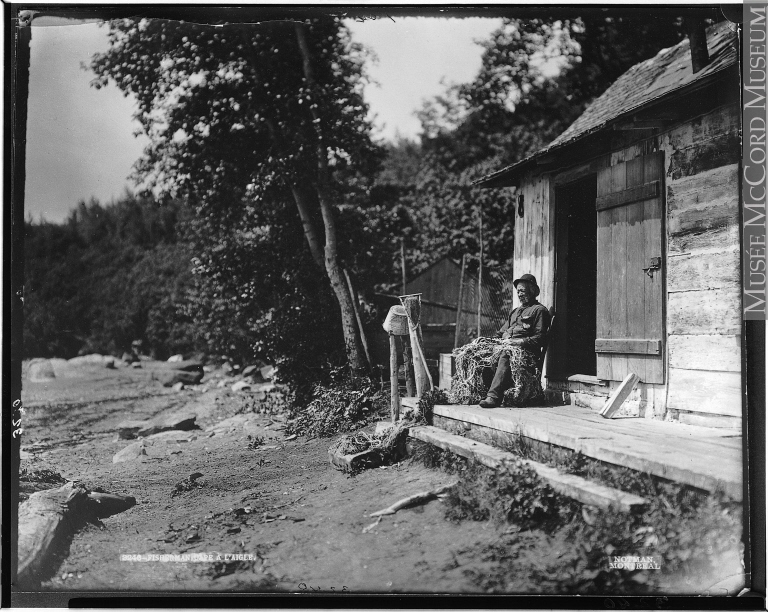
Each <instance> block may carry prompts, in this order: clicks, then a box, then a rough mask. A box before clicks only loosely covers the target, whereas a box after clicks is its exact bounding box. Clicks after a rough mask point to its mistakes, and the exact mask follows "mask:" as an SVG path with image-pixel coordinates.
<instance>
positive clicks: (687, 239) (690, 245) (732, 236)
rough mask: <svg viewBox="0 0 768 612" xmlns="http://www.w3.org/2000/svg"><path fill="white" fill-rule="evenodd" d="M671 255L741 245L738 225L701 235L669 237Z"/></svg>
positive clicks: (712, 230)
mask: <svg viewBox="0 0 768 612" xmlns="http://www.w3.org/2000/svg"><path fill="white" fill-rule="evenodd" d="M667 240H668V245H669V253H674V254H677V253H689V252H696V251H703V250H707V249H709V250H717V249H722V248H723V247H724V246H727V245H730V246H732V245H738V244H739V226H738V224H736V223H733V224H729V225H726V226H724V227H719V228H717V229H711V230H709V231H707V232H703V233H701V234H677V235H674V236H673V235H668V236H667Z"/></svg>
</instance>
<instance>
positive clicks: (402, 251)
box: [400, 238, 406, 295]
mask: <svg viewBox="0 0 768 612" xmlns="http://www.w3.org/2000/svg"><path fill="white" fill-rule="evenodd" d="M400 272H401V273H402V276H403V295H405V292H406V289H405V240H404V239H403V238H400Z"/></svg>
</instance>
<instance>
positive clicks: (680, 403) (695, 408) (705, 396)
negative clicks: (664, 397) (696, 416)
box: [667, 368, 741, 417]
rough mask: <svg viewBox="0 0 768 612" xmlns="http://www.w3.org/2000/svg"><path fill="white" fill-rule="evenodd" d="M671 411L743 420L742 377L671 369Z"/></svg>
mask: <svg viewBox="0 0 768 612" xmlns="http://www.w3.org/2000/svg"><path fill="white" fill-rule="evenodd" d="M667 407H668V408H670V409H674V410H686V411H688V412H705V413H707V414H721V415H725V416H733V417H739V416H741V374H740V373H739V372H706V375H704V373H702V372H701V371H699V370H681V369H679V368H669V399H668V403H667Z"/></svg>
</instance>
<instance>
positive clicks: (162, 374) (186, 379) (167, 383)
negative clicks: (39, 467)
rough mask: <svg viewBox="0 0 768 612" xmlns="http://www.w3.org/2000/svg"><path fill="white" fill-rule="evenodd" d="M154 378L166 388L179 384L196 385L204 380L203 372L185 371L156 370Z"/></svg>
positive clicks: (153, 374) (153, 373)
mask: <svg viewBox="0 0 768 612" xmlns="http://www.w3.org/2000/svg"><path fill="white" fill-rule="evenodd" d="M152 378H154V379H155V380H159V381H160V383H161V384H162V385H163V386H164V387H173V386H174V385H175V384H177V383H184V384H185V385H196V384H198V383H199V382H200V381H201V380H203V372H202V370H201V371H199V372H187V371H185V370H155V371H153V372H152Z"/></svg>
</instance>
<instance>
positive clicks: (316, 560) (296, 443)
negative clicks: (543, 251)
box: [22, 360, 740, 607]
mask: <svg viewBox="0 0 768 612" xmlns="http://www.w3.org/2000/svg"><path fill="white" fill-rule="evenodd" d="M54 365H55V370H56V378H55V379H51V380H48V381H45V382H30V381H28V380H25V381H24V384H23V392H22V399H23V403H24V406H25V410H26V412H25V414H24V416H23V423H22V426H23V428H24V434H23V438H22V468H24V469H26V470H28V471H29V470H31V471H37V473H40V471H41V470H50V471H52V472H55V473H59V474H61V476H63V477H64V478H66V479H68V480H78V481H82V482H84V483H85V484H86V485H87V486H88V487H89V488H92V489H93V488H96V487H99V488H101V489H102V490H105V491H108V492H111V493H117V494H123V495H131V496H134V497H135V498H136V501H137V503H136V505H135V506H134V507H132V508H130V509H129V510H127V511H125V512H122V513H120V514H116V515H113V516H111V517H109V518H105V519H103V520H102V521H101V522H97V523H89V524H86V525H85V526H83V527H81V528H80V529H78V530H77V532H76V533H75V535H74V536H73V538H72V539H71V542H69V544H68V547H67V548H66V549H65V550H64V551H63V552H62V554H61V555H60V557H59V558H57V559H56V560H55V562H54V564H53V566H52V567H51V568H50V572H49V578H48V579H47V580H46V581H45V582H44V583H43V584H42V590H43V591H46V592H49V593H51V592H61V593H73V594H74V593H76V592H83V591H85V592H91V593H93V592H110V593H114V592H118V593H119V592H168V591H177V592H178V591H185V592H189V591H195V592H243V593H302V592H315V593H360V594H362V593H380V594H386V593H393V594H397V593H415V594H420V593H453V594H460V593H461V594H470V593H472V594H495V593H498V592H505V593H529V594H534V593H542V594H553V593H557V592H560V587H561V585H560V583H559V582H557V581H555V582H553V580H555V578H554V576H553V579H552V580H550V581H549V584H542V582H541V576H543V575H544V576H547V575H548V574H547V572H548V571H549V568H554V567H557V568H558V569H557V571H558V572H559V574H558V576H560V575H562V576H564V577H565V578H568V577H569V575H570V574H569V572H571V573H573V576H571V578H575V579H578V578H579V577H581V576H582V574H583V568H581V569H580V567H581V566H579V565H578V558H579V557H578V555H575V554H574V549H573V547H574V543H573V542H570V543H569V542H566V541H565V540H564V536H563V535H562V532H558V533H553V534H550V533H547V532H546V531H545V530H539V529H534V530H530V531H524V532H520V531H519V530H516V529H514V528H505V527H496V526H495V525H494V523H492V522H474V521H464V522H462V523H460V524H457V523H453V522H450V521H448V520H447V519H446V518H445V509H444V507H443V504H442V502H440V501H439V500H435V501H431V502H429V503H427V504H425V505H422V506H418V507H415V508H410V509H404V510H401V511H399V512H398V513H396V514H394V515H390V516H385V517H383V519H382V520H381V521H380V522H378V524H375V519H373V518H371V517H370V514H371V513H372V512H375V511H377V510H381V509H383V508H386V507H388V506H390V505H391V504H393V503H394V502H396V501H398V500H399V499H402V498H403V497H406V496H408V495H412V494H414V493H418V492H422V491H428V490H433V489H435V488H437V487H440V486H442V485H444V484H448V483H450V482H453V481H454V480H455V477H454V476H451V475H449V474H447V473H446V472H443V471H440V470H436V469H428V468H426V467H424V466H423V465H422V464H420V463H418V462H415V461H412V460H405V461H403V462H401V463H400V464H397V465H393V466H388V467H386V468H376V469H370V470H367V471H364V472H362V473H360V474H358V475H356V476H354V477H351V476H348V475H345V474H343V473H341V472H339V471H337V470H336V469H334V468H333V467H332V466H331V465H330V464H329V461H328V447H329V446H330V445H331V442H332V439H312V440H308V439H306V438H302V437H299V438H296V437H295V436H287V435H286V434H285V433H284V429H285V424H286V416H285V415H282V414H279V413H278V414H270V413H269V411H270V410H271V409H272V408H271V406H272V405H273V404H272V403H269V402H265V401H263V395H261V394H259V393H256V392H253V391H251V392H247V391H239V392H234V391H232V390H231V386H232V384H233V383H234V382H236V381H237V380H238V379H237V378H232V377H227V376H225V375H224V373H222V372H221V371H213V372H208V373H206V376H205V378H204V379H203V383H202V384H200V385H196V386H190V387H187V388H185V389H183V390H181V391H173V390H171V389H168V388H164V387H162V386H161V385H160V383H159V382H157V381H156V380H153V379H152V377H151V374H150V369H149V367H147V366H152V364H145V368H142V369H133V368H129V367H119V368H117V369H113V370H110V369H106V368H105V367H104V366H102V365H83V366H78V367H73V366H68V365H67V364H66V362H63V360H60V361H57V362H56V363H55V364H54ZM189 413H194V415H195V416H196V424H197V425H198V427H199V428H198V429H195V430H192V431H188V432H175V433H166V434H160V435H159V436H154V437H150V438H147V439H145V443H144V453H145V454H143V455H140V456H137V457H136V458H135V459H133V460H131V461H127V462H122V463H114V462H113V457H114V456H115V454H116V453H118V452H120V451H123V450H124V449H126V448H128V447H131V445H135V444H137V442H136V441H135V440H126V439H121V438H120V436H119V435H118V426H119V425H120V423H122V422H124V421H126V420H131V421H136V420H147V419H153V418H156V417H162V416H169V415H175V414H189ZM192 475H194V477H192ZM47 486H50V487H52V486H60V485H55V484H48V485H47ZM193 554H194V555H199V556H198V557H197V559H198V560H196V561H181V560H178V559H169V558H168V557H167V555H193ZM163 555H166V557H163ZM203 555H204V557H202V556H203ZM500 555H501V556H503V557H506V559H507V560H512V562H511V564H507V565H503V566H501V565H499V563H500V561H499V559H500ZM730 557H733V558H730ZM730 557H729V559H726V560H724V561H723V564H722V568H720V569H721V570H722V571H724V572H725V574H726V575H731V574H734V572H736V574H738V572H739V571H740V563H739V559H738V556H737V548H736V546H735V545H734V548H733V550H732V551H731V553H730ZM571 558H572V559H573V567H570V565H568V563H570V561H568V559H571ZM200 559H202V560H200ZM726 561H727V563H726ZM731 566H732V567H734V568H736V569H735V570H734V572H729V571H727V568H728V567H731ZM504 568H507V569H504ZM536 568H538V570H539V571H538V572H536V571H534V570H536ZM718 571H720V570H718ZM499 572H502V574H501V576H502V579H500V574H499ZM736 574H734V575H736ZM695 578H696V581H695V584H694V583H691V584H688V583H687V582H685V583H681V582H680V578H679V577H676V578H674V579H672V581H671V582H670V583H669V584H668V585H666V587H664V589H663V591H662V592H668V593H683V592H685V593H691V592H693V593H698V592H700V591H701V589H702V587H701V584H705V585H709V584H713V583H714V582H715V579H713V578H710V577H707V576H706V575H702V576H697V577H695ZM685 579H686V580H688V578H685ZM557 580H559V579H557ZM577 582H578V580H576V581H575V582H574V581H573V580H571V583H573V584H576V583H577ZM706 588H709V587H706ZM650 607H653V604H651V605H650Z"/></svg>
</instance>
